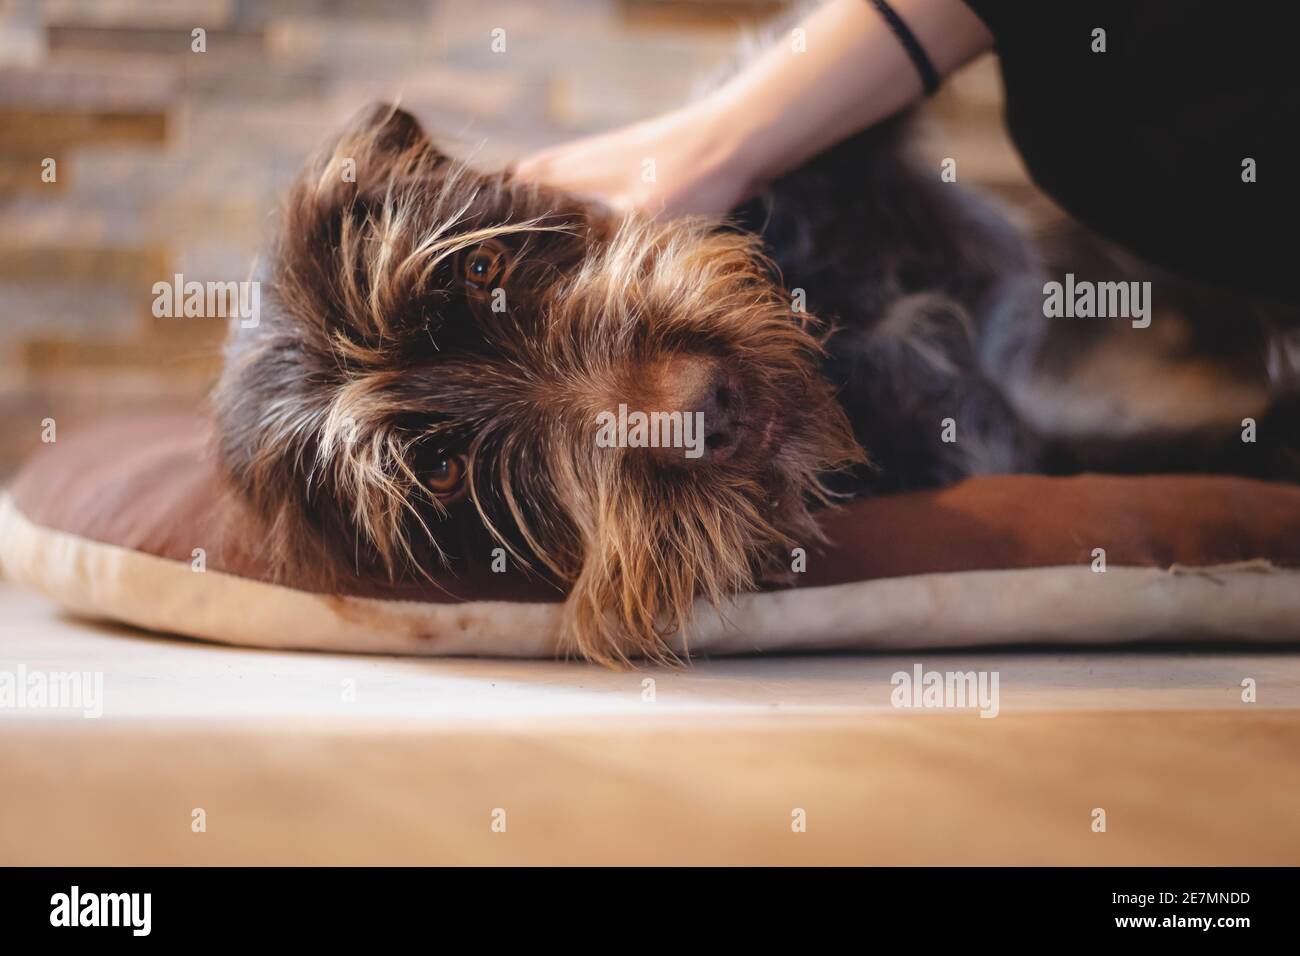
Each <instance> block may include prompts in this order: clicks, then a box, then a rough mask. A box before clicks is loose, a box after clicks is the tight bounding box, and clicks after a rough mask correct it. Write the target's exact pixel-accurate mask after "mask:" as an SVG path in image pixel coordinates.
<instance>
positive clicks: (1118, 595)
mask: <svg viewBox="0 0 1300 956" xmlns="http://www.w3.org/2000/svg"><path fill="white" fill-rule="evenodd" d="M0 567H2V568H3V570H4V573H5V575H6V576H7V577H9V578H10V579H11V580H13V581H15V582H17V583H20V584H25V585H27V586H29V587H32V588H34V589H36V590H39V591H42V592H44V593H45V594H47V595H49V596H50V597H51V598H53V599H54V600H55V601H57V602H58V603H60V604H61V605H63V606H65V607H67V608H69V609H71V610H73V611H76V612H79V613H81V614H85V615H88V616H92V617H98V618H108V619H112V620H115V621H122V622H125V623H128V624H133V625H135V626H137V627H143V628H148V629H150V630H155V631H163V632H168V633H174V634H182V635H186V636H189V637H196V638H201V639H203V640H209V641H219V642H222V643H226V644H240V645H248V646H254V647H271V648H291V649H299V650H325V651H344V652H362V653H377V654H417V655H481V656H487V657H540V656H552V655H554V653H555V652H556V640H555V627H556V621H557V618H558V608H557V606H556V605H553V604H523V603H511V602H504V601H477V602H471V603H465V604H426V603H421V602H413V601H384V600H375V599H370V598H348V597H338V596H332V595H319V594H311V593H308V592H306V591H298V590H294V589H293V588H287V587H282V586H279V585H273V584H267V583H265V582H261V581H254V580H251V579H248V578H241V577H237V576H235V575H232V574H226V573H223V572H220V571H204V572H195V571H193V570H191V568H190V565H189V564H187V563H185V562H180V561H171V560H166V559H163V558H158V557H154V556H153V555H149V554H144V553H142V552H138V551H132V550H130V549H127V548H122V547H118V546H116V545H110V544H102V543H100V542H96V541H90V540H87V539H85V538H80V537H77V536H76V535H72V534H67V533H65V532H61V531H55V530H52V529H49V528H45V527H42V526H40V525H36V524H33V523H32V522H31V521H29V520H27V518H26V517H25V516H23V515H22V514H21V513H20V512H19V511H18V509H17V508H16V507H15V505H14V503H13V501H12V499H11V498H10V497H9V496H8V495H3V496H0ZM725 618H726V620H725V621H724V620H720V619H719V617H718V615H717V614H716V613H714V612H713V610H712V609H710V608H707V607H702V608H701V609H700V612H699V614H698V616H697V620H696V623H695V626H694V628H693V632H692V637H691V640H690V649H691V651H692V652H693V653H697V654H698V653H701V652H708V653H712V654H735V653H746V652H753V651H795V650H801V651H811V650H830V649H891V650H900V649H913V648H918V649H919V648H933V647H969V646H977V645H987V644H1004V643H1011V642H1022V641H1023V642H1030V641H1032V642H1047V643H1074V644H1104V643H1111V642H1116V641H1125V640H1137V639H1153V640H1189V639H1222V640H1253V641H1295V640H1300V571H1296V570H1283V569H1279V568H1274V567H1271V566H1270V565H1268V564H1267V563H1265V562H1250V563H1246V564H1241V565H1230V566H1222V567H1217V568H1198V569H1187V568H1180V569H1173V570H1162V569H1155V568H1137V567H1111V568H1110V569H1109V570H1107V571H1106V572H1105V573H1104V574H1098V573H1094V572H1093V571H1092V570H1091V569H1090V567H1089V566H1088V565H1087V564H1081V565H1078V566H1074V565H1070V566H1062V567H1050V568H1034V569H1029V570H1002V571H965V572H958V573H948V574H922V575H914V576H910V577H900V578H888V579H884V580H877V581H863V582H860V583H852V584H840V585H835V586H833V587H822V588H803V589H796V590H791V591H780V592H775V593H767V594H747V595H743V596H741V597H740V598H738V599H737V600H736V602H735V604H734V605H733V606H732V607H731V608H729V609H728V611H727V613H726V615H725Z"/></svg>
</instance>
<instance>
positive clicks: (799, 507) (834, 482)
mask: <svg viewBox="0 0 1300 956" xmlns="http://www.w3.org/2000/svg"><path fill="white" fill-rule="evenodd" d="M901 139H902V135H901V132H900V127H899V125H898V124H890V125H888V126H886V127H884V128H881V129H879V130H875V131H872V132H870V133H867V134H863V135H862V136H860V137H858V138H856V139H854V140H852V141H850V142H848V143H845V144H843V145H842V146H840V147H837V148H836V149H834V150H832V151H830V152H829V153H827V154H826V155H824V156H823V157H821V158H819V159H817V160H815V161H814V162H813V163H811V164H809V165H808V166H807V167H805V168H804V169H802V170H799V171H797V172H796V173H794V174H792V175H790V176H788V177H785V178H784V179H783V180H781V181H779V182H778V183H776V184H775V185H774V186H773V187H772V188H771V190H770V191H769V192H768V194H767V195H765V196H764V197H761V198H760V199H759V200H758V201H756V202H755V203H753V204H750V205H749V206H747V207H746V208H745V209H742V210H740V211H738V214H737V217H736V218H737V221H738V222H739V225H740V228H735V227H734V226H733V227H725V228H720V227H718V226H717V225H716V224H708V223H698V222H679V223H653V222H650V221H646V220H640V219H635V218H633V219H627V220H615V219H614V218H612V217H610V216H609V215H608V214H606V213H604V212H603V211H600V210H597V209H593V208H590V207H588V206H586V205H584V204H583V203H580V202H578V201H576V200H574V199H572V198H570V197H567V196H564V195H562V194H558V193H555V192H552V191H549V190H546V189H540V188H537V187H533V186H527V185H523V184H519V183H516V182H515V181H513V180H512V179H511V177H510V176H509V175H508V174H494V175H479V174H477V173H474V172H472V171H471V170H469V169H467V168H466V167H465V166H463V165H462V164H460V163H457V162H455V161H453V160H451V159H449V158H447V157H446V156H445V155H443V154H442V153H440V152H439V151H438V150H437V149H436V148H435V147H434V146H433V145H432V144H431V143H430V142H429V141H428V139H427V138H426V137H425V135H424V133H423V131H421V130H420V128H419V126H418V124H417V123H416V122H415V121H414V119H412V118H411V117H410V116H408V115H406V114H404V113H402V112H400V111H395V110H392V109H389V108H376V109H373V110H371V111H369V112H368V113H367V114H366V115H365V116H363V117H362V118H361V119H360V120H359V121H358V122H357V123H356V124H355V125H354V127H353V128H352V129H350V130H349V131H347V132H345V133H344V134H343V135H342V136H341V137H340V138H339V139H338V140H337V141H336V142H334V143H332V144H331V145H330V146H328V147H327V148H326V149H324V150H323V151H322V152H321V153H320V154H319V155H318V156H317V157H316V159H315V160H313V161H312V163H311V164H310V165H309V166H308V168H307V170H306V171H305V172H304V174H303V176H302V177H301V178H300V180H299V182H298V184H297V185H296V186H295V188H294V190H293V193H292V195H291V197H290V201H289V204H288V209H287V213H286V220H285V223H284V227H283V231H282V233H281V238H280V240H279V242H278V244H277V246H276V248H275V249H274V250H273V252H272V255H271V257H270V259H269V263H268V267H267V271H266V273H265V275H264V276H263V281H264V290H263V291H264V293H265V295H264V301H266V302H267V303H268V304H269V308H264V310H263V319H262V322H261V323H260V325H259V326H258V327H256V328H253V329H244V328H234V329H233V330H232V335H231V341H230V345H229V348H228V355H227V365H226V371H225V375H224V377H223V381H222V384H221V387H220V389H219V391H218V394H217V399H216V405H217V412H218V434H219V441H220V448H219V451H220V456H221V460H222V462H223V464H224V467H225V471H226V474H227V476H228V478H229V482H230V485H231V487H232V489H233V490H234V491H235V492H236V493H237V494H239V495H240V496H242V497H243V498H244V499H245V500H246V501H247V502H248V503H249V504H250V505H251V507H252V508H253V509H254V510H255V511H256V512H257V513H258V514H260V515H261V517H262V518H263V520H264V521H265V522H266V525H267V528H268V542H269V547H270V548H271V549H272V551H273V552H274V554H275V556H276V558H277V559H278V561H279V562H280V563H281V565H283V566H286V567H292V568H293V569H294V571H295V573H296V574H297V575H299V576H301V574H302V573H303V571H304V570H305V569H315V570H318V571H320V572H321V574H322V575H325V576H337V575H343V574H360V575H380V576H386V577H409V576H415V575H420V574H425V575H432V573H433V572H434V571H435V570H436V569H437V567H438V566H439V565H440V564H449V565H451V566H452V567H453V568H455V567H456V566H457V565H459V564H463V563H466V562H486V561H487V560H488V555H489V554H490V553H491V552H492V550H493V549H494V548H504V549H506V550H507V551H508V552H509V553H510V554H512V555H513V556H514V558H515V560H516V562H518V563H521V564H523V565H525V566H526V567H528V568H529V569H531V571H532V572H533V573H536V574H540V575H543V576H544V577H546V578H548V579H549V580H551V581H553V582H554V583H555V584H556V586H557V587H558V588H561V589H563V590H565V591H566V592H567V594H568V597H567V602H566V614H565V623H564V627H565V629H566V636H567V637H569V638H570V639H571V642H572V646H574V647H575V648H576V649H577V650H578V651H579V652H581V653H582V654H584V655H586V656H588V657H590V658H592V659H596V660H601V661H605V662H617V661H621V660H626V659H628V658H630V657H633V656H638V655H648V656H662V655H664V654H666V651H665V649H664V648H665V645H664V643H663V638H664V636H665V635H666V634H668V633H670V632H672V631H674V630H676V629H678V628H681V627H683V626H685V624H686V622H687V618H688V616H689V612H690V607H691V605H692V603H693V602H694V601H695V600H696V598H698V597H701V596H702V597H704V598H707V599H710V600H712V601H715V602H721V601H725V600H726V599H727V598H728V597H729V596H730V595H732V594H734V593H736V592H738V591H742V590H745V589H750V588H753V587H755V586H756V585H757V584H758V583H759V582H761V581H764V580H775V579H779V578H781V577H782V576H783V574H784V573H785V572H786V570H787V567H788V562H789V555H790V551H791V549H792V548H796V547H808V546H810V545H813V544H815V543H817V542H818V541H819V540H820V531H819V528H818V524H817V523H816V522H815V521H814V519H813V516H812V510H813V509H815V508H817V507H819V506H823V505H827V504H830V503H832V501H833V499H834V498H835V497H836V496H837V495H840V494H853V493H861V492H864V491H873V490H892V489H901V488H916V487H925V486H933V485H936V484H943V483H947V482H951V481H955V480H958V479H960V478H963V477H965V476H967V475H971V474H978V473H988V472H1006V471H1026V470H1044V469H1048V468H1061V467H1064V468H1070V467H1077V465H1078V464H1079V463H1080V462H1084V463H1086V462H1087V457H1086V455H1084V454H1082V453H1075V452H1074V451H1067V452H1065V453H1063V452H1062V449H1068V446H1070V445H1071V444H1074V445H1077V446H1079V447H1083V446H1085V445H1086V444H1087V443H1086V442H1073V443H1072V442H1071V441H1069V440H1065V441H1062V440H1061V439H1060V437H1059V436H1053V435H1050V434H1046V433H1045V429H1044V428H1043V427H1042V423H1041V422H1034V423H1031V422H1030V421H1028V418H1029V417H1030V416H1029V415H1027V414H1026V404H1025V402H1024V400H1023V396H1021V398H1020V399H1019V400H1018V401H1017V400H1016V395H1015V394H1014V392H1015V390H1014V388H1011V387H1009V386H1010V385H1011V384H1012V382H1013V380H1018V378H1023V377H1024V375H1025V374H1026V370H1027V369H1031V368H1034V367H1036V363H1037V362H1038V360H1039V355H1040V353H1041V352H1042V351H1043V343H1044V341H1045V339H1046V337H1047V335H1048V323H1046V322H1045V320H1044V317H1043V277H1044V275H1045V274H1047V273H1048V270H1049V269H1050V265H1045V264H1044V262H1043V261H1042V258H1041V257H1040V255H1039V253H1038V252H1037V251H1036V249H1035V248H1034V247H1033V246H1032V245H1031V243H1030V242H1029V241H1028V240H1027V239H1026V238H1025V237H1024V236H1023V235H1022V234H1021V232H1020V231H1019V230H1017V229H1015V228H1013V227H1012V226H1011V225H1009V224H1008V223H1007V222H1006V221H1004V220H1003V219H1002V218H1001V217H1000V216H998V215H997V214H996V213H995V212H993V211H992V210H991V209H990V208H988V207H986V206H984V205H983V204H982V203H980V202H978V201H976V200H974V199H972V198H971V197H970V196H968V195H967V194H966V193H964V192H963V191H962V190H961V189H960V188H959V187H958V186H956V185H954V184H951V183H944V182H942V181H941V180H940V177H939V176H938V174H937V172H933V173H932V172H927V171H923V170H921V169H919V168H917V167H914V166H912V165H911V164H909V162H908V161H907V160H906V158H905V156H904V155H903V151H902V149H901ZM349 160H350V161H351V162H350V163H349V162H348V161H349ZM349 167H351V168H352V169H354V170H355V176H354V177H352V178H349V176H348V175H347V174H346V172H347V170H348V168H349ZM755 233H757V234H758V235H759V236H761V242H760V240H759V239H757V238H756V237H755ZM773 262H774V263H775V266H776V268H775V269H774V268H773V265H772V263H773ZM783 283H784V284H783ZM814 316H816V317H817V318H813V317H814ZM620 406H626V407H628V408H632V409H636V410H644V411H646V412H649V413H654V412H664V413H667V412H679V411H680V412H685V413H692V412H698V413H701V414H702V415H703V416H704V422H705V433H706V437H705V441H704V444H703V446H702V449H701V451H702V453H701V454H700V456H699V457H698V458H694V459H693V458H690V457H688V456H685V455H683V454H681V450H680V449H666V448H640V447H616V448H609V447H602V445H601V443H599V442H598V441H597V440H596V433H597V423H598V421H599V419H600V416H601V415H602V414H608V413H610V412H612V411H613V410H614V409H617V408H619V407H620ZM1234 414H1235V412H1234ZM1179 444H1180V445H1186V444H1188V443H1187V442H1184V441H1182V440H1181V437H1180V440H1179ZM1193 444H1194V443H1193ZM863 448H865V449H866V451H867V454H869V455H870V456H871V460H870V463H868V459H867V458H866V456H865V455H864V454H863V452H862V449H863ZM1111 457H1112V460H1113V461H1114V462H1115V463H1116V464H1117V465H1119V466H1121V467H1122V466H1123V463H1124V456H1123V455H1122V454H1120V455H1118V456H1116V455H1114V454H1113V453H1111ZM1241 470H1250V469H1246V468H1243V469H1241Z"/></svg>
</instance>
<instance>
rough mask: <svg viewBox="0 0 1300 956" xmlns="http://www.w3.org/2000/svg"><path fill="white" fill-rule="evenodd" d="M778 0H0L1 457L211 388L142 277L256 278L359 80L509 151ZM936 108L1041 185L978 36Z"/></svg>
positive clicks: (570, 129) (209, 346)
mask: <svg viewBox="0 0 1300 956" xmlns="http://www.w3.org/2000/svg"><path fill="white" fill-rule="evenodd" d="M780 7H781V4H779V3H771V2H764V0H540V2H518V0H278V2H277V0H0V480H2V479H3V478H4V477H5V476H7V475H8V474H10V473H11V472H12V471H13V469H14V468H15V467H16V465H17V464H18V462H19V461H20V460H21V459H22V457H23V456H24V455H25V454H26V453H27V452H28V451H30V450H31V449H32V448H34V447H35V446H36V445H37V444H38V443H39V442H40V435H41V423H42V421H43V420H44V419H47V418H54V419H55V421H56V422H57V423H58V428H59V429H61V430H62V429H67V428H73V429H75V428H76V427H77V425H78V424H79V423H82V422H85V421H87V420H89V419H91V418H95V417H99V416H103V415H109V414H115V413H126V412H130V411H132V410H137V409H158V408H181V407H191V406H195V405H197V404H199V403H201V402H202V401H203V398H204V395H205V393H206V391H207V389H208V388H209V387H210V385H211V383H212V381H213V376H214V372H215V369H216V367H217V362H218V354H219V346H220V342H221V338H222V335H223V330H224V322H223V320H221V319H219V318H161V319H160V318H155V317H154V316H153V315H152V311H151V304H152V301H153V294H152V291H151V290H152V286H153V284H154V283H155V282H158V281H169V280H170V279H171V277H172V276H173V275H174V274H175V273H182V274H183V275H184V277H185V279H186V280H187V281H189V280H198V281H201V282H202V281H208V280H213V281H223V282H225V281H237V280H241V279H244V278H246V277H247V276H248V273H249V267H250V265H251V263H252V261H253V259H254V257H255V256H256V255H257V252H258V249H259V247H260V245H261V243H262V242H263V240H264V238H265V236H266V234H267V230H268V227H269V225H270V222H271V216H272V214H273V212H274V209H275V203H276V200H277V198H278V196H279V194H280V193H281V192H282V190H283V188H284V187H285V185H286V184H287V182H288V180H289V179H290V178H292V176H293V174H294V172H295V171H296V169H297V167H298V165H299V163H300V162H301V161H302V159H303V157H304V155H305V154H306V153H307V152H308V151H309V150H310V149H311V148H312V147H313V146H314V145H315V144H316V143H318V142H319V141H320V140H321V139H322V138H323V137H324V136H326V135H327V134H328V133H329V132H330V131H331V130H332V129H333V128H334V127H335V126H337V125H338V124H339V123H341V122H343V121H344V120H345V119H346V118H347V117H348V116H349V115H350V114H351V113H353V112H354V111H356V110H357V109H358V108H359V107H360V106H361V105H362V104H364V103H365V102H366V101H368V100H372V99H375V98H387V99H393V98H397V97H400V99H401V102H402V104H403V105H404V106H406V107H407V108H409V109H411V110H413V111H414V112H416V113H417V114H418V115H419V116H420V117H421V119H422V120H424V121H425V122H426V124H427V125H428V128H429V129H430V130H431V131H433V132H434V134H435V136H436V137H437V138H439V139H440V140H442V141H445V142H449V143H451V144H453V146H454V148H455V149H456V150H460V151H462V152H466V153H468V152H477V154H478V155H481V156H482V157H483V159H484V161H485V162H488V163H496V162H501V161H505V160H508V159H510V158H513V157H515V156H517V155H519V154H521V153H522V152H524V151H526V150H528V149H530V148H533V147H536V146H540V145H543V144H546V143H550V142H553V141H556V140H558V139H562V138H564V137H566V136H571V135H574V134H579V133H584V132H590V131H595V130H599V129H604V128H607V127H610V126H613V125H616V124H620V123H624V122H628V121H631V120H634V119H637V118H640V117H643V116H645V115H648V114H651V113H653V112H656V111H659V110H663V109H667V108H669V107H671V106H673V105H674V104H676V103H678V102H680V101H681V100H683V99H684V98H686V97H687V96H689V95H690V94H691V90H692V88H693V86H694V85H695V84H696V83H697V82H699V81H700V80H701V79H702V78H704V77H707V76H708V75H709V74H710V73H713V72H715V71H716V70H717V68H718V66H719V64H723V63H725V62H727V61H728V59H729V58H730V57H732V56H733V55H734V53H735V50H736V39H737V36H738V34H739V32H740V30H741V29H742V28H743V27H744V26H746V25H747V24H748V25H752V24H754V23H757V22H760V21H761V20H762V19H764V18H766V17H769V16H771V15H772V14H773V13H775V12H777V11H779V9H780ZM196 28H201V29H202V30H204V31H205V37H204V39H205V43H206V52H202V53H198V52H194V51H193V49H192V47H193V42H194V41H193V31H194V30H195V29H196ZM496 28H502V29H504V30H505V31H506V33H505V38H506V49H505V51H504V52H500V53H494V52H493V50H492V45H491V40H492V31H493V30H494V29H496ZM926 111H927V113H928V114H929V115H930V117H931V118H932V119H934V120H936V121H937V122H935V123H933V124H931V132H930V136H929V137H927V139H926V141H925V145H924V147H923V148H924V150H926V151H929V152H932V153H933V155H934V156H935V157H936V161H937V158H942V157H944V156H949V155H960V156H961V165H960V177H961V179H962V181H963V182H967V183H972V182H973V183H982V184H984V185H986V186H988V187H991V188H992V189H993V190H995V191H999V192H1003V193H1006V194H1009V195H1012V196H1014V197H1015V198H1016V199H1017V200H1018V201H1023V200H1024V199H1025V198H1026V197H1029V196H1032V190H1031V189H1030V188H1029V187H1028V185H1027V183H1026V181H1025V178H1024V175H1023V173H1022V172H1021V170H1020V167H1019V165H1018V161H1017V160H1016V159H1015V158H1014V156H1013V154H1012V153H1011V151H1010V149H1009V147H1008V144H1007V143H1006V140H1005V137H1004V135H1003V132H1002V127H1001V123H1000V120H999V112H1000V88H999V81H998V78H997V74H996V69H995V66H994V63H993V61H992V59H991V58H987V57H986V58H985V59H984V60H982V61H981V62H979V63H977V64H974V65H973V66H972V67H970V68H968V69H967V70H966V71H964V72H963V73H962V74H961V75H959V76H958V77H956V78H955V79H954V81H953V82H952V83H950V84H949V85H948V86H947V87H946V88H945V91H944V92H943V93H942V94H941V95H940V96H939V97H937V98H936V99H935V100H933V101H932V102H931V103H930V104H929V105H928V106H927V107H926ZM48 160H53V161H54V162H53V165H52V166H51V165H50V164H49V163H48V162H47V161H48ZM49 169H52V170H53V172H54V179H53V181H45V180H46V179H48V178H49V173H48V172H46V171H47V170H49ZM43 172H45V173H46V174H45V176H44V177H43V175H42V174H43Z"/></svg>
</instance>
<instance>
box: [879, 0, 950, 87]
mask: <svg viewBox="0 0 1300 956" xmlns="http://www.w3.org/2000/svg"><path fill="white" fill-rule="evenodd" d="M871 5H872V6H874V7H875V8H876V9H877V10H879V11H880V15H881V16H882V17H884V18H885V22H886V23H888V24H889V29H891V30H893V31H894V36H896V37H898V42H899V43H901V44H903V49H904V50H906V51H907V55H908V56H909V57H910V58H911V60H912V65H913V66H915V67H916V72H917V73H920V74H921V84H922V85H923V86H924V87H925V95H926V96H930V95H932V94H933V93H934V91H935V90H937V89H938V88H939V73H938V71H937V70H935V68H934V64H933V63H931V62H930V57H929V56H928V55H927V54H926V52H925V48H924V47H922V46H921V43H920V41H919V40H917V39H916V34H915V33H913V32H912V30H911V28H910V27H908V25H907V24H906V23H904V22H903V18H902V17H900V16H899V15H898V13H897V12H896V11H895V10H894V8H893V7H891V6H890V5H889V4H887V3H886V2H885V0H871Z"/></svg>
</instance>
